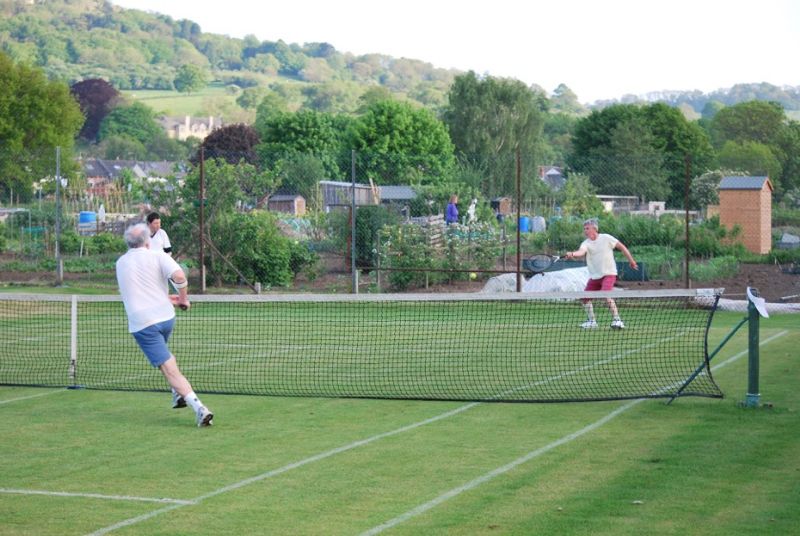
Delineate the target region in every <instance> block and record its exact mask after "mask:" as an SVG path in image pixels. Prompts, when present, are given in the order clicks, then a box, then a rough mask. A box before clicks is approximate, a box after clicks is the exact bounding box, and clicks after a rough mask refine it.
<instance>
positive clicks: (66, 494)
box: [0, 488, 195, 506]
mask: <svg viewBox="0 0 800 536" xmlns="http://www.w3.org/2000/svg"><path fill="white" fill-rule="evenodd" d="M0 493H9V494H15V495H48V496H52V497H84V498H88V499H107V500H112V501H142V502H157V503H172V504H180V505H182V506H186V505H190V504H195V503H194V501H184V500H181V499H169V498H167V497H162V498H151V497H132V496H129V495H103V494H100V493H70V492H67V491H44V490H36V489H9V488H0Z"/></svg>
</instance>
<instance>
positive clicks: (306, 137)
mask: <svg viewBox="0 0 800 536" xmlns="http://www.w3.org/2000/svg"><path fill="white" fill-rule="evenodd" d="M264 110H266V115H257V116H256V128H257V129H258V132H259V134H260V136H261V144H260V145H259V146H258V149H257V151H258V153H259V155H261V158H262V160H263V161H264V162H272V163H274V162H277V161H279V160H281V159H289V160H293V161H296V162H299V161H300V160H302V159H300V160H298V156H299V155H306V156H310V157H313V158H314V159H316V160H317V161H318V162H319V164H320V165H321V166H322V168H323V170H324V173H325V174H326V175H327V176H328V178H341V176H342V173H341V172H340V171H339V169H340V160H342V159H344V161H348V162H349V155H348V154H345V153H346V152H347V151H346V149H345V147H344V144H345V142H344V136H345V132H346V131H347V130H348V127H349V124H350V122H351V120H350V119H349V118H348V117H347V116H341V115H333V114H328V113H324V112H315V111H313V110H300V111H298V112H294V113H291V112H285V113H274V112H273V111H272V109H271V108H265V109H262V108H261V107H259V113H261V112H263V111H264ZM305 162H306V164H308V163H309V161H308V160H306V161H305ZM319 178H320V179H321V178H324V177H319ZM292 182H293V181H291V180H290V181H289V184H291V183H292ZM303 184H305V181H303ZM297 193H301V192H299V191H298V192H297ZM303 195H305V194H303Z"/></svg>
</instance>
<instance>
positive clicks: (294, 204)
mask: <svg viewBox="0 0 800 536" xmlns="http://www.w3.org/2000/svg"><path fill="white" fill-rule="evenodd" d="M267 210H269V211H271V212H286V213H287V214H291V215H292V216H304V215H305V213H306V198H305V197H303V196H302V195H299V194H276V195H272V196H270V198H269V200H268V201H267Z"/></svg>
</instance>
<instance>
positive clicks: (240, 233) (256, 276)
mask: <svg viewBox="0 0 800 536" xmlns="http://www.w3.org/2000/svg"><path fill="white" fill-rule="evenodd" d="M213 233H214V234H213V237H214V238H213V240H214V241H215V243H216V245H217V247H218V248H221V251H222V253H223V254H224V256H225V257H226V258H227V259H228V260H229V261H230V264H232V265H233V266H235V267H236V268H237V269H238V271H239V272H241V273H242V275H243V276H244V277H245V278H246V279H247V280H248V281H249V282H250V283H255V282H260V283H261V284H262V285H266V286H269V287H276V286H288V285H290V284H291V282H292V278H293V276H294V272H293V270H292V265H291V260H292V253H291V244H290V240H289V239H288V238H286V237H285V236H283V235H282V234H281V233H280V232H279V230H278V226H277V224H276V218H275V216H274V215H272V214H270V213H269V212H264V211H260V210H255V211H252V212H248V213H232V214H228V217H226V218H225V219H223V220H218V221H217V222H216V223H215V225H214V226H213ZM230 264H228V263H226V262H223V261H222V260H221V259H219V258H216V259H214V260H213V263H212V265H211V268H212V271H211V273H210V274H209V275H211V276H212V277H214V278H215V279H216V280H217V281H219V282H224V283H236V282H237V281H238V279H239V276H238V274H237V273H236V271H235V270H233V268H232V267H231V266H230ZM297 267H298V268H302V266H300V265H298V266H297Z"/></svg>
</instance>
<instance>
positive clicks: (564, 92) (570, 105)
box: [550, 84, 586, 114]
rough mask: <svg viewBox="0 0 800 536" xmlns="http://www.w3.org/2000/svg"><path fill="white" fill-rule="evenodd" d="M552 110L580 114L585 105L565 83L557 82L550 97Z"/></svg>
mask: <svg viewBox="0 0 800 536" xmlns="http://www.w3.org/2000/svg"><path fill="white" fill-rule="evenodd" d="M550 104H551V106H552V108H553V110H556V111H558V112H563V113H569V114H582V113H585V112H586V107H585V106H584V105H583V104H581V103H580V102H579V101H578V96H577V95H576V94H575V92H574V91H572V90H571V89H570V88H569V87H568V86H567V85H566V84H559V85H558V87H557V88H556V89H555V90H553V95H552V96H551V97H550Z"/></svg>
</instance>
